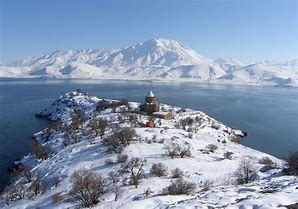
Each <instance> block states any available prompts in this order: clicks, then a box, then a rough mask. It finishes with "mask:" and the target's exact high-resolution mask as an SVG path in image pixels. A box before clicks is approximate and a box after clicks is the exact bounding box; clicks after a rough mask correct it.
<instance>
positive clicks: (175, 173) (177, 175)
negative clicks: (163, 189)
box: [172, 168, 183, 178]
mask: <svg viewBox="0 0 298 209" xmlns="http://www.w3.org/2000/svg"><path fill="white" fill-rule="evenodd" d="M182 176H183V171H182V170H181V169H180V168H175V169H174V170H172V178H182Z"/></svg>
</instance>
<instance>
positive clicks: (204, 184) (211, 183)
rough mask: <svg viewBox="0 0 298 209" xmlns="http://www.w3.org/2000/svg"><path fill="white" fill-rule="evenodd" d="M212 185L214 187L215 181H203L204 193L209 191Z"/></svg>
mask: <svg viewBox="0 0 298 209" xmlns="http://www.w3.org/2000/svg"><path fill="white" fill-rule="evenodd" d="M212 185H213V181H210V180H205V181H203V182H202V184H201V187H202V191H208V190H209V189H210V188H211V186H212Z"/></svg>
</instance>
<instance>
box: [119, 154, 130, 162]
mask: <svg viewBox="0 0 298 209" xmlns="http://www.w3.org/2000/svg"><path fill="white" fill-rule="evenodd" d="M117 161H118V163H126V162H127V161H128V155H126V154H119V155H117Z"/></svg>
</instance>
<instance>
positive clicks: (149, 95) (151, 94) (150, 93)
mask: <svg viewBox="0 0 298 209" xmlns="http://www.w3.org/2000/svg"><path fill="white" fill-rule="evenodd" d="M146 97H154V94H153V92H152V91H151V90H150V91H148V93H147V96H146Z"/></svg>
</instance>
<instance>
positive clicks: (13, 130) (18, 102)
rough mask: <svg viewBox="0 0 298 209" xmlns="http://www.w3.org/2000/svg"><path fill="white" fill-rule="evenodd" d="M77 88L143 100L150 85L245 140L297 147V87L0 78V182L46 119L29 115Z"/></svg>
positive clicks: (277, 149) (272, 147) (283, 150)
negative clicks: (243, 133)
mask: <svg viewBox="0 0 298 209" xmlns="http://www.w3.org/2000/svg"><path fill="white" fill-rule="evenodd" d="M76 89H81V90H83V91H86V92H88V93H90V94H94V95H96V96H99V97H103V98H110V99H128V100H129V101H137V102H142V101H143V100H144V96H145V94H146V93H147V91H148V90H153V91H154V93H155V95H156V96H157V98H158V100H159V101H160V102H162V103H167V104H172V105H177V106H181V107H189V108H193V109H199V110H201V111H203V112H206V113H207V114H208V115H210V116H212V117H214V118H216V119H218V120H220V121H222V122H223V123H225V124H227V125H229V126H232V127H235V128H238V129H241V130H243V131H247V132H248V136H247V137H246V138H245V139H244V140H243V141H242V143H243V144H244V145H247V146H250V147H252V148H255V149H258V150H261V151H264V152H266V153H269V154H272V155H275V156H277V157H281V158H283V157H286V156H287V155H288V153H289V152H293V151H298V89H297V88H277V87H257V86H230V85H229V86H225V85H198V84H183V83H180V84H179V83H150V82H135V81H80V80H66V81H57V80H34V81H30V80H19V81H5V80H2V81H0V186H3V185H5V184H7V182H8V174H7V171H6V169H7V166H9V165H11V164H12V163H13V162H14V160H15V159H17V158H20V157H22V156H24V155H25V154H27V153H28V152H29V150H30V148H29V145H30V137H29V135H30V134H31V133H33V132H35V131H38V130H41V129H43V128H45V127H46V126H47V125H48V124H49V121H47V120H44V119H38V118H35V117H34V114H35V113H36V112H38V111H39V110H41V109H43V108H44V107H46V106H48V105H50V104H51V103H52V102H53V101H54V100H55V99H56V98H58V96H59V95H61V94H64V93H66V92H68V91H72V90H76Z"/></svg>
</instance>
